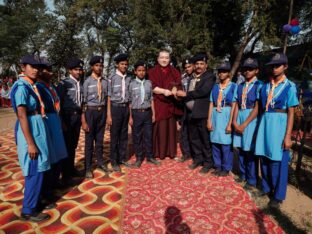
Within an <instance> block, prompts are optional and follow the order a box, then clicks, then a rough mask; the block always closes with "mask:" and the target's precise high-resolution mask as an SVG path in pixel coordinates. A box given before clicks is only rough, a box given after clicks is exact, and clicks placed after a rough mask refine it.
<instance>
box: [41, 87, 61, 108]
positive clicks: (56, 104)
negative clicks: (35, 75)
mask: <svg viewBox="0 0 312 234" xmlns="http://www.w3.org/2000/svg"><path fill="white" fill-rule="evenodd" d="M42 83H43V84H44V86H45V87H47V88H48V89H49V91H50V94H51V96H52V100H53V106H54V110H55V111H56V112H57V113H59V112H60V109H61V102H60V99H59V96H58V95H57V93H56V90H55V89H54V88H53V86H52V85H50V84H49V83H47V82H44V81H43V82H42Z"/></svg>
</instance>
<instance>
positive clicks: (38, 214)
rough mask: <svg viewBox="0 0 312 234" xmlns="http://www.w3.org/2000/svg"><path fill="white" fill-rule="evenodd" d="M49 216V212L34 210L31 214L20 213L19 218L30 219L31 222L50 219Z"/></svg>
mask: <svg viewBox="0 0 312 234" xmlns="http://www.w3.org/2000/svg"><path fill="white" fill-rule="evenodd" d="M50 218H51V216H50V215H49V214H45V213H41V212H36V213H33V214H23V213H22V214H21V218H20V219H21V220H22V221H31V222H41V221H44V220H48V219H50Z"/></svg>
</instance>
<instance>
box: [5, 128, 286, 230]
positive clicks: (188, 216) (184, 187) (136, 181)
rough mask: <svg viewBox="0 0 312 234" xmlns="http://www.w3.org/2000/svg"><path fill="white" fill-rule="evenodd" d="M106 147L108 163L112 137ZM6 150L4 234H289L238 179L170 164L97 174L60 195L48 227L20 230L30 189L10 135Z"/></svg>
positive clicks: (33, 225)
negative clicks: (24, 196)
mask: <svg viewBox="0 0 312 234" xmlns="http://www.w3.org/2000/svg"><path fill="white" fill-rule="evenodd" d="M83 136H84V135H83V134H82V135H81V138H80V147H79V149H78V152H77V156H78V157H77V161H76V163H77V165H78V167H79V168H80V169H82V168H83V160H82V157H83V147H82V146H83V144H84V142H83ZM104 140H105V155H108V143H109V134H108V132H107V133H106V135H105V139H104ZM0 143H1V144H2V147H0V233H53V234H56V233H57V234H58V233H86V234H89V233H117V232H121V233H129V234H132V233H137V234H139V233H147V234H152V233H155V234H158V233H283V230H282V229H281V228H280V227H279V226H278V225H277V224H276V223H275V222H274V221H273V220H271V219H270V218H269V217H267V216H266V215H264V214H263V213H262V212H261V211H260V210H259V209H257V207H256V206H255V204H254V203H253V202H252V201H251V200H250V198H249V197H248V195H247V193H245V192H244V190H243V189H242V188H241V186H239V185H237V184H235V183H234V181H233V177H228V178H216V177H213V176H212V175H208V176H202V175H200V174H199V173H198V169H197V170H195V171H191V170H189V169H187V164H188V163H183V164H181V163H177V162H175V161H173V160H169V159H166V160H164V161H162V166H160V167H157V166H153V165H149V164H146V163H144V164H143V165H142V167H141V168H140V169H127V170H125V168H123V172H126V174H122V173H112V174H110V175H109V177H106V176H105V175H104V173H102V172H100V171H95V179H93V180H89V181H87V180H83V181H77V186H75V187H72V188H69V189H67V190H65V191H61V190H60V191H58V194H59V195H60V196H61V199H60V200H59V201H58V202H57V205H58V206H57V208H56V209H53V210H50V211H47V213H49V214H50V215H51V216H52V218H51V219H50V220H48V221H44V222H41V223H39V224H36V223H31V222H22V221H20V220H19V218H18V217H19V215H20V210H21V205H22V199H23V190H24V181H23V176H22V174H21V171H20V168H19V165H18V162H17V155H16V147H15V144H14V139H13V134H12V132H11V131H9V132H4V133H2V134H1V136H0Z"/></svg>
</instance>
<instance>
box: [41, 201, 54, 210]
mask: <svg viewBox="0 0 312 234" xmlns="http://www.w3.org/2000/svg"><path fill="white" fill-rule="evenodd" d="M56 207H57V205H56V203H54V202H51V203H48V204H46V205H45V206H44V208H43V209H44V210H52V209H54V208H56Z"/></svg>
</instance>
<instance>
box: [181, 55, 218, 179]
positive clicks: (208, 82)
mask: <svg viewBox="0 0 312 234" xmlns="http://www.w3.org/2000/svg"><path fill="white" fill-rule="evenodd" d="M193 60H194V64H195V72H194V78H193V79H192V80H191V82H190V85H189V90H188V92H187V94H186V93H184V92H182V91H179V92H178V93H177V95H178V96H180V97H184V99H185V102H186V106H187V117H188V121H189V122H188V123H189V134H190V143H191V148H192V153H193V163H192V164H191V165H189V168H190V169H195V168H197V167H199V166H203V167H202V169H201V170H200V173H203V174H205V173H207V172H208V171H209V170H210V169H211V168H212V164H213V163H212V156H211V143H210V137H209V132H208V130H207V127H206V126H207V118H208V108H209V97H210V92H211V89H212V87H213V85H214V83H215V80H216V78H215V76H214V75H213V73H211V72H208V71H207V68H208V65H207V55H206V54H197V55H195V56H194V58H193Z"/></svg>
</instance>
